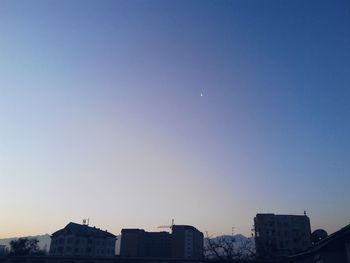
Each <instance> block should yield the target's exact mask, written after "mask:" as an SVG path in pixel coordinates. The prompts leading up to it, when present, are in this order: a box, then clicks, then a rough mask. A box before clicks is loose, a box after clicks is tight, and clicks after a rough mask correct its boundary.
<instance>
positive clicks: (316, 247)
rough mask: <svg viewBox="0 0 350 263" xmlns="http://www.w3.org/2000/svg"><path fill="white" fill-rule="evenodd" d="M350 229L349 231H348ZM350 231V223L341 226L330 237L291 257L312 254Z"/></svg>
mask: <svg viewBox="0 0 350 263" xmlns="http://www.w3.org/2000/svg"><path fill="white" fill-rule="evenodd" d="M348 231H349V232H348ZM347 233H350V224H349V225H347V226H345V227H343V228H341V229H340V230H338V231H336V232H334V233H332V234H330V235H329V236H328V237H326V238H324V239H322V240H320V241H319V242H317V244H316V245H314V246H312V247H310V248H309V249H307V250H305V251H304V252H301V253H299V254H296V255H293V256H291V257H290V258H297V257H302V256H305V255H308V254H311V253H313V252H315V251H317V250H319V249H321V248H323V247H325V246H327V245H328V244H330V243H331V242H333V241H334V240H337V239H338V238H342V237H343V235H345V234H347Z"/></svg>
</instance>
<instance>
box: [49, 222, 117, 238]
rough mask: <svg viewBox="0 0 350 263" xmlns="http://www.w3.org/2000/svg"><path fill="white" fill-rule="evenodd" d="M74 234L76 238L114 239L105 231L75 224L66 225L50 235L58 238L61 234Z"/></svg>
mask: <svg viewBox="0 0 350 263" xmlns="http://www.w3.org/2000/svg"><path fill="white" fill-rule="evenodd" d="M66 233H69V234H75V235H77V236H91V237H114V238H115V237H116V236H115V235H113V234H112V233H109V232H107V230H106V231H103V230H101V229H99V228H96V227H90V226H87V225H81V224H77V223H73V222H70V223H69V224H68V225H66V226H65V227H64V228H62V229H60V230H58V231H56V232H55V233H53V234H52V236H53V237H54V236H58V235H61V234H66Z"/></svg>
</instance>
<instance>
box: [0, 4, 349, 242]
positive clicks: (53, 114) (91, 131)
mask: <svg viewBox="0 0 350 263" xmlns="http://www.w3.org/2000/svg"><path fill="white" fill-rule="evenodd" d="M349 28H350V2H349V1H346V0H343V1H342V0H339V1H334V0H329V1H323V0H317V1H316V0H309V1H303V0H290V1H287V0H266V1H260V0H247V1H245V0H231V1H225V0H217V1H215V0H212V1H206V0H197V1H193V0H186V1H185V0H176V1H175V0H159V1H153V0H142V1H141V0H132V1H122V0H117V1H112V0H104V1H97V0H95V1H91V0H81V1H80V0H73V1H68V0H61V1H58V0H45V1H44V0H35V1H34V0H27V1H20V0H15V1H13V0H12V1H10V0H0V212H1V217H0V237H1V238H5V237H13V236H25V235H36V234H43V233H49V234H50V233H53V232H54V231H56V230H58V229H60V228H62V227H64V226H65V225H66V224H67V223H69V222H70V221H72V222H77V223H82V220H83V219H84V218H90V225H95V226H97V227H99V228H102V229H107V230H108V231H110V232H112V233H114V234H119V233H120V231H121V229H122V228H128V227H135V228H144V229H146V230H150V231H159V230H161V229H158V228H157V226H160V225H169V224H170V223H171V220H172V219H174V220H175V224H188V225H193V226H195V227H197V228H198V229H199V230H201V231H202V232H204V233H208V234H209V235H220V234H231V231H232V227H234V231H235V233H242V234H244V235H247V236H249V235H251V228H252V225H253V218H254V216H255V215H256V213H267V212H270V213H279V214H303V213H304V211H306V213H307V215H308V216H309V217H310V220H311V226H312V230H314V229H317V228H323V229H326V230H327V231H328V232H330V233H331V232H334V231H336V230H338V229H339V228H341V227H343V226H345V225H347V224H349V223H350V209H349V200H350V191H349V185H350V136H349V134H350V103H349V101H350V87H349V84H350V30H349ZM201 94H202V95H203V96H201ZM162 230H164V229H162ZM165 230H166V229H165Z"/></svg>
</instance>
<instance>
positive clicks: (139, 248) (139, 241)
mask: <svg viewBox="0 0 350 263" xmlns="http://www.w3.org/2000/svg"><path fill="white" fill-rule="evenodd" d="M170 253H171V236H170V234H169V233H168V232H146V231H145V230H143V229H122V239H121V244H120V255H121V256H124V257H156V258H168V257H170Z"/></svg>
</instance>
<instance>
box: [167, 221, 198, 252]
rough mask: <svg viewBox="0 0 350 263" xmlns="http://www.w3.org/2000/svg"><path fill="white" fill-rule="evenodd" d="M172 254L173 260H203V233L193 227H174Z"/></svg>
mask: <svg viewBox="0 0 350 263" xmlns="http://www.w3.org/2000/svg"><path fill="white" fill-rule="evenodd" d="M171 252H172V253H171V256H172V257H173V258H185V259H201V258H202V257H203V233H202V232H200V231H198V230H197V229H196V228H195V227H193V226H187V225H173V227H172V246H171Z"/></svg>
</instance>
